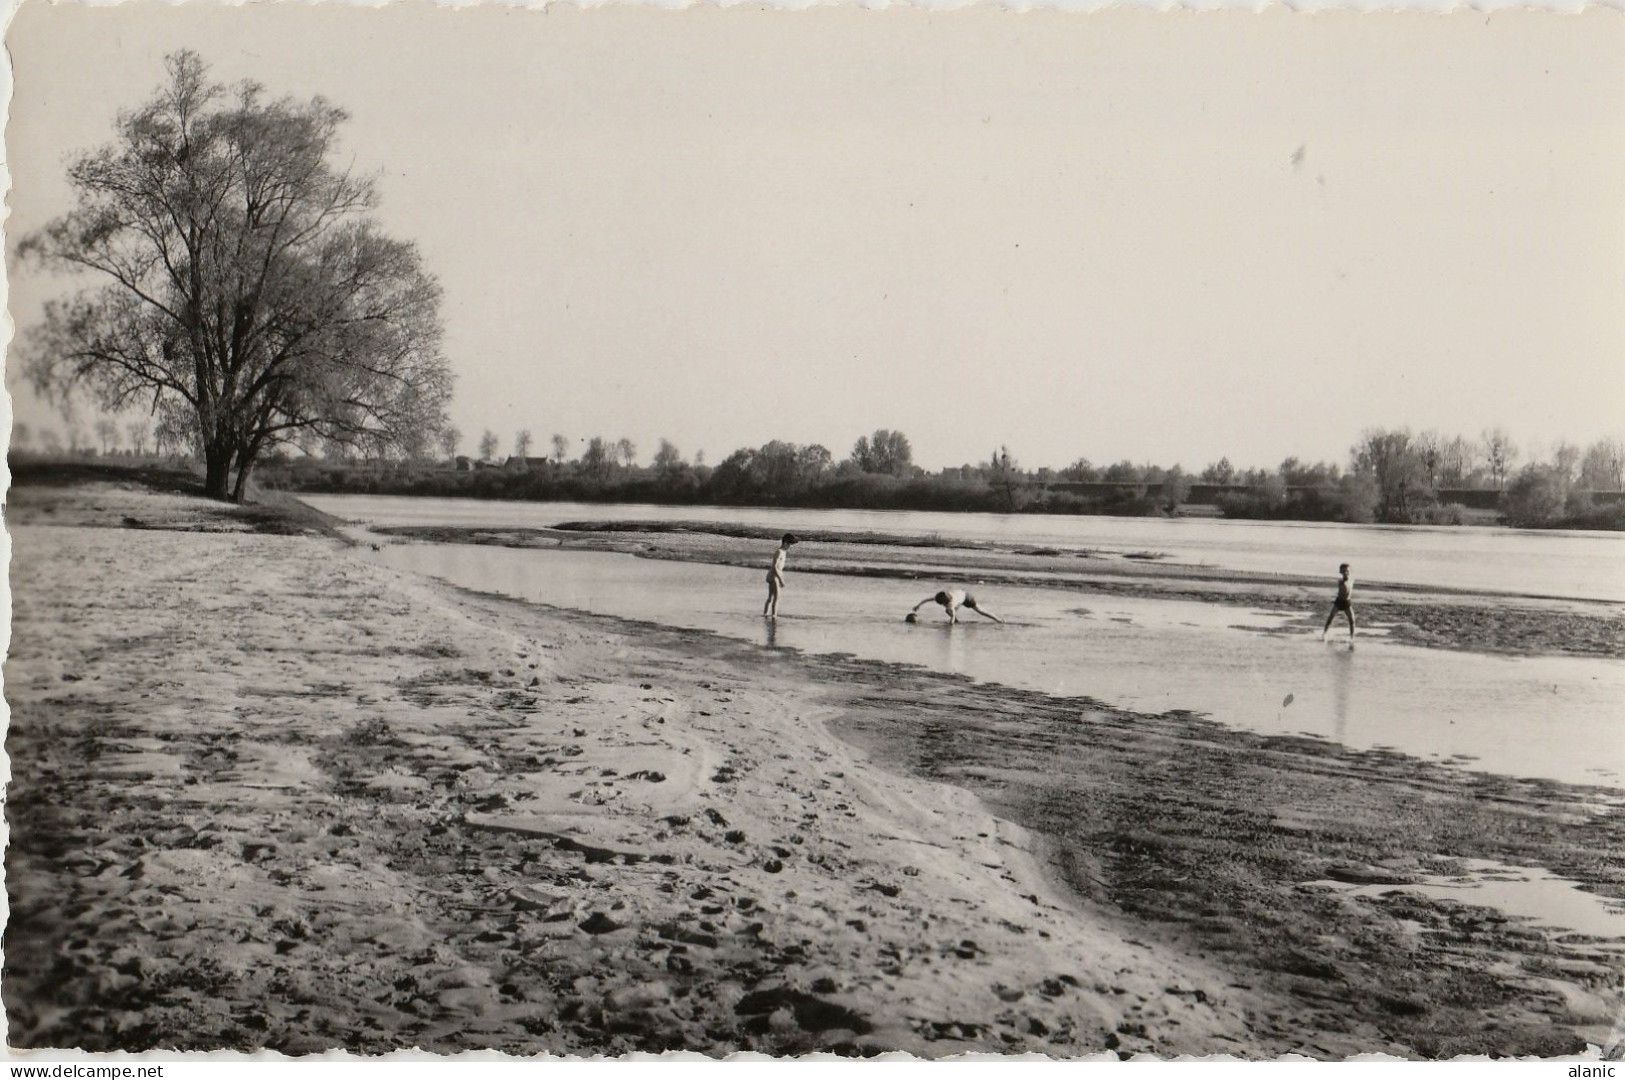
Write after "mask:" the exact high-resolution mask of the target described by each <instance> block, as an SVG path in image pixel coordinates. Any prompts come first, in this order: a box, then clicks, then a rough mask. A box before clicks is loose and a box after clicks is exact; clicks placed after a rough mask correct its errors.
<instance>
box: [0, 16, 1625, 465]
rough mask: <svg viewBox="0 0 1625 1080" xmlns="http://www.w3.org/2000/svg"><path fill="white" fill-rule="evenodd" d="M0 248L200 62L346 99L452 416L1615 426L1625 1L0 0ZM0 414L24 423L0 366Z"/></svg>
mask: <svg viewBox="0 0 1625 1080" xmlns="http://www.w3.org/2000/svg"><path fill="white" fill-rule="evenodd" d="M7 46H8V48H9V50H10V52H11V56H12V61H13V64H14V79H15V92H14V97H13V99H12V102H11V120H10V125H9V127H8V129H7V132H6V142H7V150H8V158H9V165H10V168H11V172H12V180H13V191H12V193H11V196H10V206H11V217H10V219H9V221H8V224H7V244H8V246H7V255H8V259H7V266H8V274H9V277H10V283H11V296H10V310H11V313H12V316H13V318H14V320H15V321H16V324H17V326H18V328H19V330H20V331H22V332H26V331H27V328H28V327H29V325H30V324H31V323H33V322H35V321H37V318H38V312H39V307H40V304H41V303H42V301H43V299H44V298H45V297H47V296H50V295H56V294H60V293H61V292H63V291H64V290H66V289H69V288H71V287H72V282H71V281H70V280H68V279H63V278H53V277H42V276H40V275H39V273H38V272H37V271H36V270H34V269H33V268H32V267H29V266H19V265H18V264H17V261H16V259H15V257H14V250H15V245H16V240H17V237H18V236H20V235H24V234H26V233H27V232H28V231H29V230H31V229H34V228H37V227H39V226H40V225H42V224H44V223H45V222H46V221H48V220H49V219H50V218H52V217H53V216H55V215H57V214H60V213H62V212H63V211H65V210H66V209H68V207H69V206H70V205H71V194H70V192H69V190H68V188H67V186H66V184H65V181H64V178H63V163H64V161H65V160H66V159H67V157H68V156H69V155H70V154H71V153H72V152H73V151H76V150H82V149H87V148H89V147H92V146H94V145H97V144H98V143H101V142H104V141H106V140H107V139H108V138H109V136H110V134H111V130H112V128H111V125H112V122H113V119H114V116H115V114H116V112H117V111H118V110H119V109H120V108H122V107H128V106H131V105H134V104H136V103H137V102H138V101H140V100H142V99H144V98H145V97H146V96H147V95H148V94H149V93H150V92H151V90H152V88H154V87H155V86H156V85H157V84H158V82H159V81H160V80H161V78H162V74H163V73H162V57H163V56H164V54H166V53H168V52H171V51H173V50H176V49H179V48H192V49H196V50H197V51H199V52H200V53H202V54H203V56H204V57H205V59H206V60H208V61H209V62H210V63H211V64H212V65H213V66H214V71H215V74H216V75H217V76H219V77H221V78H223V79H227V80H235V79H238V78H243V77H251V78H254V79H256V80H258V81H260V82H262V83H264V84H265V85H266V86H267V87H269V88H270V89H272V90H273V91H276V92H278V93H284V92H285V93H289V94H294V95H297V96H300V97H309V96H311V95H314V94H318V93H319V94H321V95H324V96H326V97H328V98H330V99H332V100H334V101H336V102H338V103H339V104H341V105H342V106H344V107H345V108H346V109H347V110H349V112H350V115H351V120H350V122H349V124H348V125H347V126H346V128H345V129H344V133H343V151H344V153H345V154H346V155H347V156H350V157H353V159H354V160H355V162H356V163H357V164H358V165H359V166H360V167H362V168H364V169H372V170H377V171H378V172H379V174H380V191H381V194H382V199H383V203H382V209H381V211H380V216H381V217H382V219H383V221H384V223H385V225H386V227H387V228H388V230H389V231H390V232H392V233H393V234H395V235H397V236H400V237H402V238H405V239H409V240H412V241H413V242H415V243H416V244H417V245H418V246H419V248H420V250H421V252H422V255H423V257H424V260H425V262H426V264H427V266H428V268H429V269H430V270H431V271H433V272H434V273H435V274H437V275H438V277H439V278H440V281H441V283H442V285H443V286H444V288H445V302H444V307H443V317H444V321H445V324H446V331H447V333H446V349H447V353H448V356H449V357H450V361H451V364H452V367H453V370H454V371H455V373H456V380H457V382H456V391H455V396H454V400H453V404H452V408H451V417H452V421H453V423H454V424H455V425H456V426H457V427H458V428H459V429H461V431H462V432H463V433H464V443H463V445H464V449H465V451H470V450H472V448H473V446H474V445H475V443H476V442H477V440H478V437H479V434H480V433H481V432H482V431H483V430H485V429H491V430H494V431H495V432H497V433H498V435H499V436H500V437H501V439H502V444H503V448H504V450H505V451H506V450H508V449H509V448H511V445H512V442H513V437H514V434H515V432H516V431H517V430H519V429H521V428H528V429H529V430H530V431H532V432H533V433H534V434H535V436H536V439H537V443H538V445H541V446H545V445H546V442H547V440H548V438H549V437H550V436H551V435H552V434H554V433H555V432H557V433H562V434H564V435H566V436H567V437H569V438H570V439H571V441H572V443H573V444H574V445H575V446H577V447H579V446H580V445H581V443H582V442H584V440H585V439H586V438H587V437H588V436H591V435H595V434H596V435H604V436H607V437H609V438H611V439H614V438H618V437H621V436H626V437H629V438H631V439H632V440H633V441H634V442H635V443H636V444H637V446H638V447H639V450H640V455H641V457H642V458H643V459H644V460H647V459H648V457H649V456H650V455H651V454H652V453H653V451H654V449H655V447H656V445H657V443H658V440H659V439H661V438H669V439H670V440H672V441H673V442H674V443H675V444H676V445H677V446H678V447H679V448H680V449H681V450H682V451H683V452H684V453H685V454H692V453H693V452H694V451H696V450H704V452H705V453H706V456H707V459H708V460H710V461H711V462H713V463H714V462H716V461H718V460H720V459H721V458H722V457H723V456H725V455H726V454H727V453H728V452H729V451H731V450H733V449H735V448H737V447H740V446H746V445H750V446H754V445H759V444H761V443H763V442H766V441H768V440H769V439H774V438H779V439H785V440H789V441H793V442H799V443H810V442H818V443H822V444H824V445H826V446H828V447H829V448H830V449H831V450H832V451H833V452H834V453H835V456H836V457H837V459H839V458H842V457H844V456H846V454H847V453H848V452H849V451H850V448H851V446H852V443H853V441H854V440H855V439H856V438H857V437H858V436H859V435H862V434H865V433H868V432H872V431H873V430H875V429H876V428H881V427H885V428H893V429H899V430H902V431H903V432H905V433H906V434H907V435H908V436H909V438H910V440H911V441H912V443H913V446H914V451H915V460H916V462H917V463H919V464H921V465H924V466H926V467H928V468H936V467H940V466H944V465H957V464H961V463H966V462H973V461H980V460H985V459H986V458H987V457H988V456H989V453H990V452H991V451H992V450H993V449H994V448H995V447H996V446H998V445H1001V444H1003V445H1007V446H1008V447H1009V449H1010V451H1011V453H1012V454H1013V455H1014V456H1015V457H1016V458H1017V459H1018V460H1019V461H1020V462H1021V463H1022V464H1023V465H1026V466H1029V467H1037V466H1039V465H1050V466H1054V467H1060V466H1063V465H1065V464H1067V463H1069V462H1071V461H1073V460H1075V459H1077V458H1079V457H1087V458H1089V459H1090V460H1092V461H1095V462H1096V463H1105V462H1110V461H1115V460H1120V459H1123V458H1128V459H1130V460H1133V461H1136V462H1146V461H1150V462H1155V463H1160V464H1163V465H1171V464H1174V463H1176V462H1177V463H1180V464H1183V465H1184V466H1185V467H1186V468H1187V469H1200V468H1201V467H1202V466H1204V465H1206V464H1208V463H1210V462H1212V461H1215V460H1217V459H1218V458H1220V457H1221V456H1227V457H1228V458H1229V459H1230V460H1231V461H1232V462H1234V463H1236V464H1237V465H1254V464H1257V465H1274V464H1276V463H1278V462H1279V461H1280V460H1281V459H1283V458H1285V457H1287V456H1289V455H1294V456H1298V457H1300V458H1305V459H1310V460H1318V459H1328V460H1334V461H1339V462H1342V461H1345V460H1346V458H1347V454H1348V449H1349V446H1350V445H1351V443H1353V441H1354V440H1355V438H1356V437H1357V435H1358V434H1359V432H1360V431H1361V429H1363V428H1366V427H1371V426H1399V425H1408V426H1411V427H1413V428H1417V429H1423V428H1438V429H1441V430H1443V431H1445V432H1446V433H1451V434H1454V433H1462V434H1466V435H1468V436H1476V435H1477V434H1478V433H1480V432H1481V431H1482V430H1483V429H1485V428H1487V427H1489V426H1492V425H1502V426H1505V427H1506V428H1507V429H1508V430H1510V431H1511V432H1512V433H1513V435H1514V437H1515V438H1516V439H1518V440H1519V441H1520V442H1521V443H1522V444H1524V445H1525V446H1526V447H1532V448H1537V449H1538V448H1541V447H1545V446H1548V445H1549V444H1550V443H1551V442H1553V441H1555V440H1557V439H1560V438H1567V439H1569V440H1572V441H1576V442H1582V443H1583V442H1588V441H1590V440H1593V439H1596V438H1599V437H1604V436H1610V437H1613V436H1621V435H1625V64H1620V63H1619V62H1618V58H1619V57H1620V56H1621V55H1625V14H1622V13H1621V11H1620V10H1618V9H1613V10H1609V9H1595V10H1593V11H1591V12H1589V13H1587V14H1585V15H1554V14H1551V13H1539V12H1519V11H1505V12H1497V13H1495V14H1493V15H1487V14H1485V13H1484V12H1461V13H1458V14H1454V15H1449V16H1439V15H1420V14H1409V15H1402V14H1384V15H1376V14H1364V15H1357V14H1351V13H1322V14H1318V15H1314V16H1307V15H1302V14H1293V13H1291V12H1287V11H1279V10H1276V11H1271V12H1267V13H1265V14H1250V13H1245V12H1234V11H1232V12H1223V13H1207V14H1201V15H1196V14H1190V13H1171V12H1163V13H1156V12H1149V11H1135V10H1123V11H1112V12H1104V13H1094V14H1088V15H1080V14H1075V13H1073V14H1068V13H1060V12H1055V11H1031V12H1026V13H1019V14H1018V13H1014V12H1010V11H1004V10H999V9H990V8H985V7H984V8H974V9H965V10H955V11H941V10H938V11H921V10H917V9H902V8H889V9H886V10H882V11H875V10H862V9H856V8H849V7H848V8H815V9H811V10H805V11H799V12H787V11H763V10H758V9H747V8H727V9H718V8H700V9H695V10H689V11H680V12H679V11H657V10H653V9H647V8H633V7H600V8H593V9H588V10H578V9H573V8H565V7H555V8H551V9H549V10H547V11H546V12H541V11H535V10H515V9H510V8H497V7H480V8H473V9H465V10H449V9H434V8H425V7H402V6H394V7H389V8H384V9H381V10H366V9H359V8H347V7H338V6H327V7H307V6H305V5H281V4H279V5H271V4H261V5H249V6H242V7H231V8H226V7H214V6H204V5H198V4H193V5H185V6H169V5H163V6H157V5H135V4H130V5H122V6H118V7H86V6H77V5H44V4H34V5H25V6H24V7H23V8H22V9H21V11H20V12H19V13H18V14H17V16H16V19H15V21H14V23H13V24H12V26H11V28H10V30H9V32H8V35H7ZM6 379H7V386H8V387H9V388H10V389H11V391H12V393H13V394H14V395H15V397H16V400H15V412H16V416H17V419H19V420H21V421H25V422H29V423H30V424H31V425H33V426H35V427H45V426H51V425H52V424H53V423H55V424H56V425H57V426H59V427H60V421H57V420H55V419H54V412H53V410H52V409H51V407H50V406H48V405H46V404H45V403H42V402H41V401H39V400H38V399H37V398H35V397H34V395H33V393H32V391H30V390H29V389H28V388H27V387H26V386H25V385H24V384H23V383H22V381H21V380H20V379H19V378H18V376H17V373H16V372H15V371H14V370H12V369H11V367H10V366H8V369H7V373H6Z"/></svg>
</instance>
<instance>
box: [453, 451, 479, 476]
mask: <svg viewBox="0 0 1625 1080" xmlns="http://www.w3.org/2000/svg"><path fill="white" fill-rule="evenodd" d="M452 466H453V468H455V469H456V470H457V471H458V472H473V471H474V459H473V458H471V457H469V456H468V455H466V454H458V455H457V457H456V458H455V459H454V460H453V462H452Z"/></svg>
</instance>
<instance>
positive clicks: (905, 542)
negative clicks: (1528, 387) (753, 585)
mask: <svg viewBox="0 0 1625 1080" xmlns="http://www.w3.org/2000/svg"><path fill="white" fill-rule="evenodd" d="M375 531H377V532H379V533H383V534H386V535H390V536H396V537H400V538H403V539H412V540H427V541H434V542H439V543H464V544H490V545H497V546H502V547H514V548H565V549H573V550H583V551H612V552H618V553H621V554H628V555H636V556H638V557H640V558H648V559H666V560H671V561H676V562H692V563H709V564H712V565H717V566H739V567H749V568H755V567H757V566H758V565H759V564H760V563H761V561H762V545H763V543H764V542H765V541H768V540H772V539H776V536H777V534H776V533H774V532H773V530H771V529H765V528H761V527H753V526H741V525H720V524H715V523H708V522H699V521H694V522H665V521H649V522H643V521H637V522H625V521H621V522H566V523H563V524H561V525H559V526H558V527H556V528H534V529H515V528H500V529H497V528H483V527H459V526H440V525H436V526H394V527H387V528H379V529H377V530H375ZM807 539H809V540H812V541H815V542H811V543H805V544H803V545H802V546H800V547H798V548H797V549H796V572H797V573H809V574H835V575H842V576H849V577H873V578H891V579H898V580H910V581H914V580H917V581H924V582H932V583H936V582H941V583H950V584H963V585H977V586H982V585H988V586H999V585H1019V586H1039V587H1043V588H1049V589H1064V590H1068V591H1070V592H1076V593H1079V594H1085V595H1088V594H1093V595H1097V596H1122V597H1132V598H1137V599H1150V600H1194V601H1198V602H1201V603H1209V604H1222V605H1227V606H1231V607H1238V608H1250V609H1258V610H1266V611H1276V612H1282V613H1285V614H1287V615H1288V616H1289V617H1290V622H1289V624H1288V628H1289V629H1290V630H1292V631H1302V630H1307V629H1318V628H1319V627H1320V625H1321V622H1322V620H1323V619H1324V618H1325V613H1326V607H1327V603H1328V599H1327V597H1328V588H1327V584H1326V580H1325V579H1324V578H1309V577H1302V576H1294V575H1290V574H1266V573H1258V572H1249V571H1245V570H1234V569H1227V568H1220V567H1212V566H1191V565H1187V564H1182V563H1179V562H1177V561H1174V560H1170V559H1168V558H1167V557H1166V555H1165V554H1164V553H1162V552H1159V551H1154V550H1122V551H1118V550H1107V549H1087V550H1062V549H1057V548H1053V547H1044V546H1036V545H1031V544H1009V543H1004V544H1001V543H993V542H967V541H949V540H945V539H944V538H942V537H940V536H920V537H888V536H886V535H884V534H864V533H858V534H841V533H833V532H831V533H822V534H816V533H815V534H808V536H807ZM1358 607H1359V611H1360V616H1361V618H1362V620H1363V621H1364V622H1365V623H1366V624H1367V625H1368V626H1370V627H1372V628H1377V629H1380V630H1382V631H1383V632H1384V633H1385V634H1387V635H1388V636H1390V637H1392V638H1393V639H1394V640H1397V641H1402V642H1405V643H1407V644H1412V645H1421V646H1425V647H1429V648H1444V649H1456V650H1461V651H1467V652H1480V653H1499V654H1504V655H1513V656H1600V657H1611V658H1615V659H1621V658H1625V605H1621V604H1617V603H1609V602H1605V601H1587V600H1572V599H1567V598H1562V597H1552V596H1541V595H1531V594H1508V593H1491V592H1483V591H1474V590H1469V589H1451V588H1447V587H1442V586H1419V585H1405V584H1397V583H1392V582H1381V581H1378V582H1369V581H1362V582H1361V583H1360V586H1359V605H1358Z"/></svg>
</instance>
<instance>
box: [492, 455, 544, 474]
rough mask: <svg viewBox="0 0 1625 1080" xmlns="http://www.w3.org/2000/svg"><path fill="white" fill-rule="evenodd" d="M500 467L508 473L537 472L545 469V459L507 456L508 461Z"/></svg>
mask: <svg viewBox="0 0 1625 1080" xmlns="http://www.w3.org/2000/svg"><path fill="white" fill-rule="evenodd" d="M502 467H503V468H504V469H506V470H507V471H508V472H538V471H541V470H545V469H546V468H547V459H546V458H544V457H520V456H519V455H518V454H510V455H508V460H507V461H505V462H503V464H502Z"/></svg>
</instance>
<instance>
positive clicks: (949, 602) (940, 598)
mask: <svg viewBox="0 0 1625 1080" xmlns="http://www.w3.org/2000/svg"><path fill="white" fill-rule="evenodd" d="M927 604H941V605H942V606H943V607H944V608H946V609H947V610H948V621H949V622H950V623H956V622H958V621H959V617H958V615H957V612H958V610H959V609H960V608H969V609H970V610H971V611H974V612H976V614H978V615H980V616H982V617H983V618H987V619H992V620H993V621H994V622H996V623H1002V622H1004V620H1003V619H1001V618H999V617H998V616H997V615H995V614H993V613H992V612H991V611H988V610H987V609H986V608H983V607H980V606H979V605H978V604H977V603H976V597H974V596H972V595H971V594H970V593H968V592H966V591H965V590H964V589H944V590H942V591H941V592H939V593H937V595H935V596H928V597H926V598H925V599H924V600H921V601H920V602H919V603H918V604H915V605H914V610H913V611H910V612H909V613H908V618H909V621H910V622H913V621H914V620H915V619H917V618H918V616H917V615H916V614H915V613H916V612H918V611H919V610H920V609H921V608H923V607H924V606H925V605H927Z"/></svg>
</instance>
